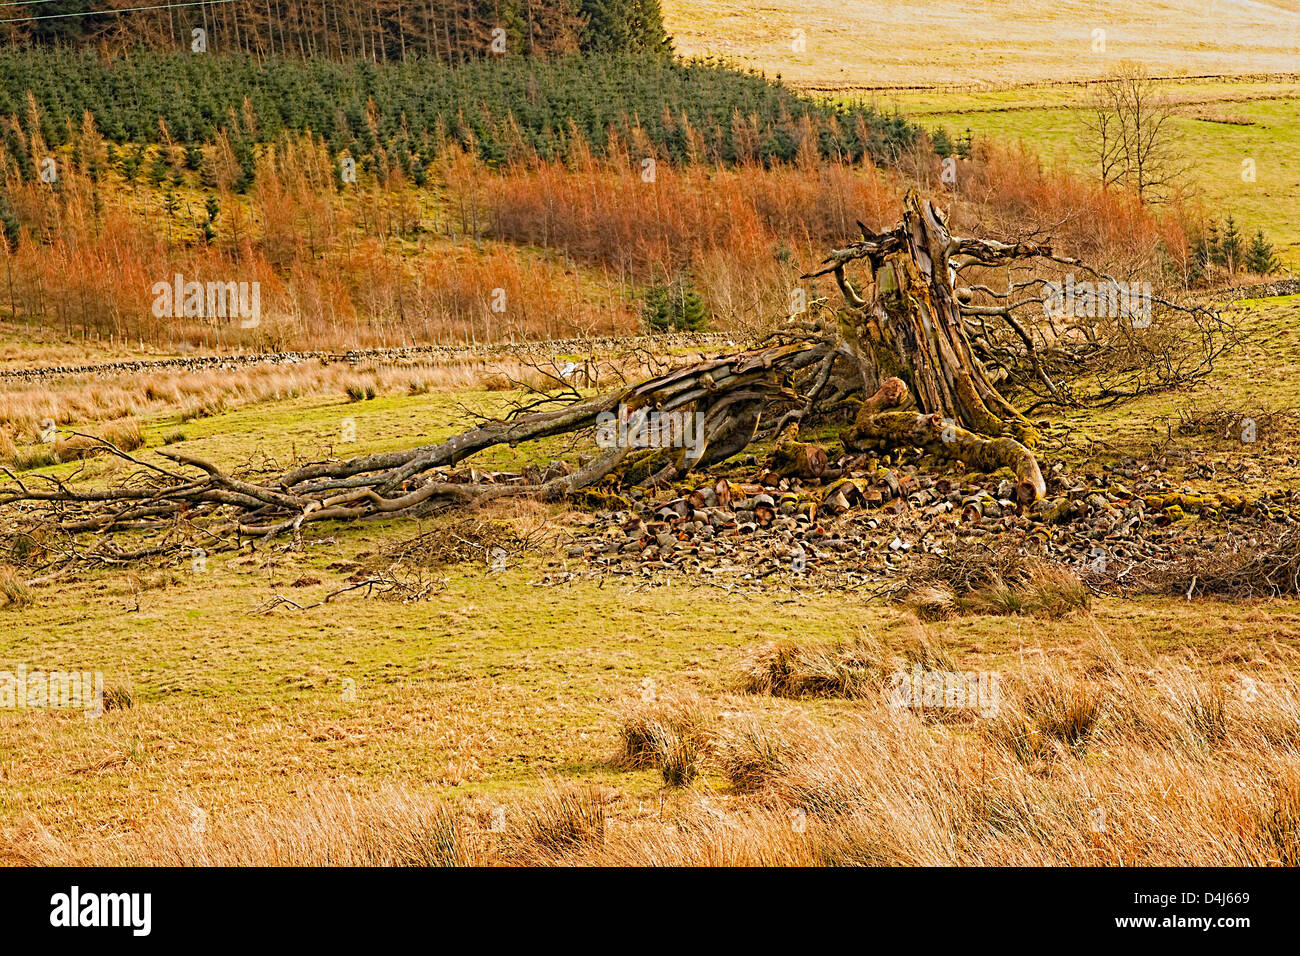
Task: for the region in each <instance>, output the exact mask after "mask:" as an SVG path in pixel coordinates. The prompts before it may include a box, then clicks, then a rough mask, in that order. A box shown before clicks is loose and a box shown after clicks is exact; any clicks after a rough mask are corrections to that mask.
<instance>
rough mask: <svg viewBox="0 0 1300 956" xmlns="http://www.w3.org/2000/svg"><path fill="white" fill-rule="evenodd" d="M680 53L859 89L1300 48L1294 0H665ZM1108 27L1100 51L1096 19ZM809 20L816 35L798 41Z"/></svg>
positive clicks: (1164, 71) (1291, 66)
mask: <svg viewBox="0 0 1300 956" xmlns="http://www.w3.org/2000/svg"><path fill="white" fill-rule="evenodd" d="M663 6H664V15H665V20H666V22H667V26H668V31H669V33H671V34H672V35H673V37H674V38H675V40H676V43H677V49H678V51H679V52H681V53H683V54H686V55H706V54H713V55H718V56H723V57H727V58H729V59H732V60H734V61H736V62H737V63H740V64H742V65H745V66H751V67H755V68H757V69H761V70H764V71H766V72H768V73H770V74H772V73H780V74H781V76H782V78H783V79H784V80H786V81H787V82H789V83H791V84H793V85H794V86H796V87H800V88H803V89H816V90H826V91H856V90H864V89H876V88H885V87H895V88H897V87H902V88H908V87H916V86H932V85H934V84H940V83H960V84H1016V83H1029V82H1036V81H1042V80H1063V79H1086V78H1089V77H1095V76H1100V75H1102V74H1104V73H1105V72H1106V71H1107V70H1109V69H1110V68H1111V67H1112V66H1114V65H1115V64H1116V63H1118V62H1121V61H1124V60H1130V61H1135V62H1139V63H1142V64H1145V65H1146V66H1147V67H1148V68H1149V69H1150V70H1151V71H1152V72H1153V73H1157V74H1160V75H1181V76H1198V75H1208V74H1226V75H1234V76H1240V75H1243V74H1250V73H1281V72H1287V71H1292V70H1295V69H1296V63H1297V57H1300V5H1298V4H1296V3H1295V2H1294V0H1282V2H1271V3H1257V2H1251V0H1155V2H1151V3H1143V4H1124V5H1116V4H1114V3H1109V2H1106V0H1067V2H1053V3H1046V2H1042V0H1035V2H1031V3H1018V4H1015V5H1009V4H1007V3H1005V2H1002V0H961V2H956V0H938V2H935V0H873V2H870V3H842V2H838V0H764V2H763V3H761V4H759V5H757V6H756V5H754V4H752V3H748V2H745V0H664V4H663ZM1098 29H1101V30H1105V31H1106V34H1105V41H1106V42H1105V50H1104V52H1100V51H1099V52H1094V51H1093V43H1094V33H1093V31H1094V30H1098ZM795 31H802V33H803V38H804V48H803V50H802V51H796V50H794V49H792V44H793V43H794V42H795V39H796V32H795Z"/></svg>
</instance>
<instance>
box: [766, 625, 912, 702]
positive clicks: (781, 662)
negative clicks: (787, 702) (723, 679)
mask: <svg viewBox="0 0 1300 956" xmlns="http://www.w3.org/2000/svg"><path fill="white" fill-rule="evenodd" d="M886 663H887V658H886V655H885V652H884V649H883V647H882V646H881V644H880V642H879V641H876V640H875V639H873V638H872V637H871V636H870V635H860V636H858V637H855V638H854V639H853V640H851V641H843V642H836V643H833V644H796V643H794V642H791V641H773V642H770V643H767V644H762V645H760V646H759V647H757V648H755V649H754V650H753V651H752V652H751V654H750V658H749V660H748V662H747V663H746V665H745V668H744V673H743V677H742V689H743V690H744V691H745V692H747V693H750V694H770V695H772V696H773V697H864V696H866V695H867V694H870V693H873V692H875V691H876V690H877V689H878V688H879V687H880V684H881V682H882V680H883V679H884V673H885V666H886Z"/></svg>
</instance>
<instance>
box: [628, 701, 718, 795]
mask: <svg viewBox="0 0 1300 956" xmlns="http://www.w3.org/2000/svg"><path fill="white" fill-rule="evenodd" d="M710 721H711V714H710V713H709V711H708V710H707V708H706V707H705V705H704V702H703V701H702V700H701V698H699V697H698V696H696V695H693V694H687V693H683V692H678V691H668V692H661V691H654V690H650V691H648V693H647V696H646V699H643V700H642V701H640V702H639V703H637V704H635V705H633V706H631V707H630V708H628V709H627V710H626V711H624V713H623V715H622V717H621V719H620V722H619V742H618V751H617V753H616V754H615V756H614V763H615V764H616V765H617V766H621V767H628V768H638V767H658V768H659V770H660V772H661V773H662V774H663V778H664V783H666V784H668V785H669V786H682V785H685V784H688V783H690V782H692V781H693V780H694V779H695V778H696V777H697V776H698V775H699V771H700V763H701V761H702V759H703V756H704V750H705V747H706V744H707V741H708V737H709V724H710Z"/></svg>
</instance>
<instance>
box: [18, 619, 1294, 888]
mask: <svg viewBox="0 0 1300 956" xmlns="http://www.w3.org/2000/svg"><path fill="white" fill-rule="evenodd" d="M916 645H917V642H916V641H915V640H913V641H911V642H904V643H903V645H901V646H899V647H892V646H886V647H885V648H884V652H885V653H886V654H887V655H888V656H889V657H890V658H893V659H905V658H906V655H907V654H908V653H910V654H911V655H912V656H913V657H917V656H919V655H921V654H923V653H924V652H923V651H921V650H919V649H918V647H917V646H916ZM908 646H910V647H911V650H910V652H909V651H907V649H906V648H907V647H908ZM864 647H870V648H871V650H870V651H867V650H864V649H863V648H864ZM875 647H876V645H873V644H869V643H868V644H859V643H855V644H853V645H839V646H838V647H835V646H832V645H827V646H825V647H819V648H800V649H799V653H798V655H797V656H798V659H799V660H820V659H823V658H824V659H836V655H842V654H845V653H847V652H848V649H849V648H854V649H855V650H853V653H856V654H860V655H861V654H867V653H870V654H873V655H874V654H875V653H876V651H875ZM790 656H791V655H790V654H789V653H787V658H788V657H790ZM943 659H944V655H942V654H939V655H937V656H935V657H934V658H933V660H934V661H935V662H936V663H937V662H939V661H941V660H943ZM876 666H879V665H878V664H877V665H876ZM999 676H1000V677H1001V681H1000V684H999V689H1000V699H999V701H998V708H997V712H996V714H993V715H990V716H988V717H986V718H985V717H981V718H979V719H976V720H974V721H971V722H965V723H962V724H960V725H954V724H952V723H950V722H946V721H935V720H932V719H930V715H929V714H928V713H927V712H926V709H925V708H919V707H913V706H898V705H897V702H896V701H891V700H890V699H889V698H888V696H887V695H886V694H885V693H884V692H883V689H882V692H881V693H878V694H875V693H873V694H866V695H865V696H856V697H854V699H853V701H852V702H851V703H850V702H846V705H845V706H846V707H848V709H847V710H843V711H839V712H837V715H834V716H828V715H826V714H820V715H817V714H814V713H813V712H812V711H807V710H805V709H804V707H803V706H802V705H800V704H796V703H790V702H775V701H771V700H770V699H757V698H754V697H748V698H745V697H742V698H736V697H732V696H726V697H722V698H718V699H709V698H704V697H701V696H697V695H694V694H690V693H686V692H679V691H671V692H670V691H662V690H657V689H655V688H653V686H650V687H648V688H642V689H641V697H642V699H640V700H638V701H635V702H633V703H632V704H631V705H630V706H628V707H626V708H625V709H624V711H623V714H622V718H621V720H620V721H619V722H618V725H617V727H618V729H617V734H618V737H619V753H618V757H617V760H616V765H618V766H621V767H623V768H624V769H625V771H626V772H635V770H636V768H647V767H651V766H659V767H660V768H661V769H663V768H664V767H665V766H666V765H667V764H669V763H670V762H673V761H677V760H679V759H680V758H679V756H678V751H679V750H685V751H689V763H690V766H691V768H692V770H691V771H690V773H689V779H683V778H685V777H686V776H687V775H686V774H682V773H680V771H678V770H674V771H672V774H671V776H673V779H669V777H670V773H669V772H668V771H667V770H665V771H664V777H665V781H666V783H674V782H676V783H682V782H688V783H690V784H691V785H690V786H687V787H669V788H666V789H665V790H664V791H663V792H662V797H661V799H660V800H658V801H656V803H657V806H656V807H655V808H653V809H651V810H647V809H646V808H645V807H644V806H638V805H637V801H634V800H630V799H628V798H626V797H624V796H622V795H621V794H620V793H619V792H618V791H617V790H615V789H613V788H610V787H602V788H597V787H594V786H584V785H575V784H570V783H558V782H546V781H543V785H542V787H541V788H540V789H539V790H538V791H537V792H536V793H535V794H534V795H531V796H528V795H521V796H519V797H517V798H510V799H507V800H506V802H505V803H504V804H496V803H495V802H491V801H487V799H486V798H481V797H480V798H474V799H467V800H465V801H461V802H457V803H455V804H452V803H448V802H444V801H440V800H438V799H437V798H432V797H426V796H415V795H412V794H409V793H407V792H404V791H401V790H396V789H393V790H383V791H379V792H376V793H373V794H369V795H366V796H362V797H358V796H355V795H352V794H349V793H346V792H344V791H341V790H337V789H329V788H326V789H323V790H320V791H317V792H315V793H313V795H312V796H310V797H307V798H305V799H303V800H301V801H298V802H296V803H294V804H291V805H285V806H281V807H278V808H275V809H255V810H253V811H251V812H245V811H243V810H240V811H238V812H235V811H224V812H223V811H221V810H219V809H214V810H212V812H211V814H210V815H209V814H208V813H205V812H203V811H201V810H197V809H195V808H187V807H184V806H182V807H180V808H179V809H178V811H177V814H176V815H175V816H176V822H175V823H174V824H172V825H168V826H166V827H163V828H160V829H157V830H150V831H147V832H137V833H130V834H124V835H119V836H116V837H112V838H99V839H96V840H84V839H76V840H68V841H63V840H61V839H59V838H57V837H56V836H54V835H53V834H51V833H50V832H48V831H46V830H44V829H42V828H41V827H40V826H39V825H38V824H37V823H36V822H34V821H31V820H28V821H26V822H25V823H24V824H22V825H21V826H19V827H17V828H14V829H11V830H9V831H7V832H6V833H5V834H4V835H3V839H2V842H0V858H3V859H7V860H10V861H13V862H26V863H36V862H42V863H83V864H84V863H137V864H150V865H153V864H226V865H248V864H271V865H291V864H308V865H333V864H354V865H448V864H451V865H457V864H480V865H518V864H542V865H550V864H574V863H578V864H601V865H609V864H627V865H727V864H734V865H844V864H853V865H1126V866H1147V865H1211V866H1218V865H1244V866H1269V865H1295V864H1296V863H1300V687H1297V684H1296V682H1295V680H1294V678H1293V676H1292V675H1290V674H1289V673H1287V672H1285V671H1284V670H1282V669H1276V670H1266V669H1260V670H1252V672H1251V673H1250V674H1245V675H1243V674H1240V673H1233V672H1227V671H1221V670H1215V671H1214V672H1212V673H1211V672H1209V671H1203V672H1194V671H1192V670H1191V669H1189V668H1188V667H1186V666H1185V665H1182V664H1177V665H1175V664H1171V663H1169V662H1168V661H1164V660H1157V659H1151V658H1142V659H1134V660H1126V659H1124V658H1123V657H1122V656H1121V655H1119V653H1118V652H1117V651H1116V650H1115V648H1114V647H1112V646H1110V645H1109V644H1107V643H1105V642H1104V641H1099V642H1098V644H1097V646H1096V647H1093V648H1090V649H1088V650H1087V652H1086V653H1085V654H1084V655H1082V658H1081V660H1079V661H1078V662H1076V663H1073V664H1071V665H1068V666H1067V665H1066V664H1063V663H1062V662H1060V661H1059V660H1058V661H1054V662H1051V663H1038V664H1032V665H1028V666H1024V667H1020V668H1018V669H1016V670H1015V671H1014V672H1003V673H1000V675H999ZM850 689H853V687H852V685H851V686H850ZM854 692H855V693H857V691H854Z"/></svg>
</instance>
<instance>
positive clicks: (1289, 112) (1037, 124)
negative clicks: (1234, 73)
mask: <svg viewBox="0 0 1300 956" xmlns="http://www.w3.org/2000/svg"><path fill="white" fill-rule="evenodd" d="M1164 89H1165V91H1166V95H1168V96H1169V98H1170V99H1171V100H1172V101H1173V102H1175V103H1177V104H1178V115H1177V118H1176V119H1175V121H1174V122H1173V124H1172V141H1173V142H1174V143H1175V144H1176V150H1177V153H1178V156H1179V162H1180V164H1181V165H1182V166H1183V167H1185V176H1184V181H1185V182H1186V183H1187V184H1188V185H1189V186H1191V187H1193V188H1194V189H1195V190H1196V191H1197V192H1198V193H1199V194H1200V195H1201V196H1203V197H1204V200H1205V204H1206V207H1207V209H1208V210H1209V212H1210V215H1211V216H1212V217H1215V218H1218V219H1219V220H1222V219H1224V218H1226V217H1227V216H1228V215H1232V216H1234V217H1235V219H1236V220H1237V223H1238V225H1239V227H1240V228H1242V230H1243V231H1246V230H1249V234H1250V235H1253V234H1254V231H1255V230H1256V229H1263V230H1264V232H1265V235H1266V236H1268V237H1270V239H1271V241H1272V242H1273V244H1274V246H1275V248H1276V251H1277V255H1278V258H1279V259H1281V260H1282V261H1283V262H1284V263H1285V264H1286V265H1288V266H1290V267H1291V268H1292V269H1296V268H1297V267H1300V223H1297V219H1296V215H1295V210H1296V199H1295V197H1296V196H1298V195H1300V83H1296V82H1278V81H1257V82H1246V81H1237V82H1219V83H1204V82H1176V83H1170V84H1167V85H1166V86H1165V87H1164ZM1086 95H1087V94H1086V91H1084V90H1083V89H1082V88H1080V87H1077V86H1046V87H1041V88H1035V89H1028V90H1027V89H1021V90H1002V91H997V92H990V93H971V92H957V91H951V92H941V91H929V92H915V93H913V92H906V93H901V92H900V93H891V94H888V95H887V96H882V97H881V98H880V99H879V102H880V103H881V104H882V105H884V106H891V107H895V108H897V109H898V110H900V111H901V112H903V113H905V114H906V115H908V116H909V117H912V118H913V119H914V120H915V121H916V122H918V123H920V124H921V125H922V126H924V127H925V128H926V129H928V130H931V131H933V130H934V129H935V128H937V127H940V126H942V127H943V128H945V129H946V130H947V131H948V132H949V133H950V134H952V135H953V136H959V135H961V134H962V133H963V132H964V131H965V130H968V129H969V130H970V131H971V133H972V134H973V135H974V136H976V137H988V138H992V139H1001V140H1019V141H1022V142H1024V143H1026V144H1028V145H1029V146H1030V147H1032V148H1033V149H1034V150H1036V151H1037V152H1038V153H1039V155H1041V156H1042V157H1043V158H1044V159H1045V160H1046V161H1047V162H1049V163H1053V164H1057V165H1059V166H1062V167H1065V168H1068V169H1072V170H1076V171H1078V172H1080V173H1083V174H1088V173H1093V174H1095V166H1093V165H1091V164H1090V162H1089V158H1088V144H1089V142H1090V138H1089V133H1088V129H1087V126H1086V124H1085V120H1086V114H1085V113H1084V112H1083V105H1084V101H1085V97H1086ZM1248 160H1249V161H1251V162H1252V163H1253V175H1254V179H1253V181H1248V177H1247V176H1244V175H1243V170H1244V168H1245V167H1244V166H1243V164H1244V163H1245V162H1246V161H1248Z"/></svg>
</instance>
